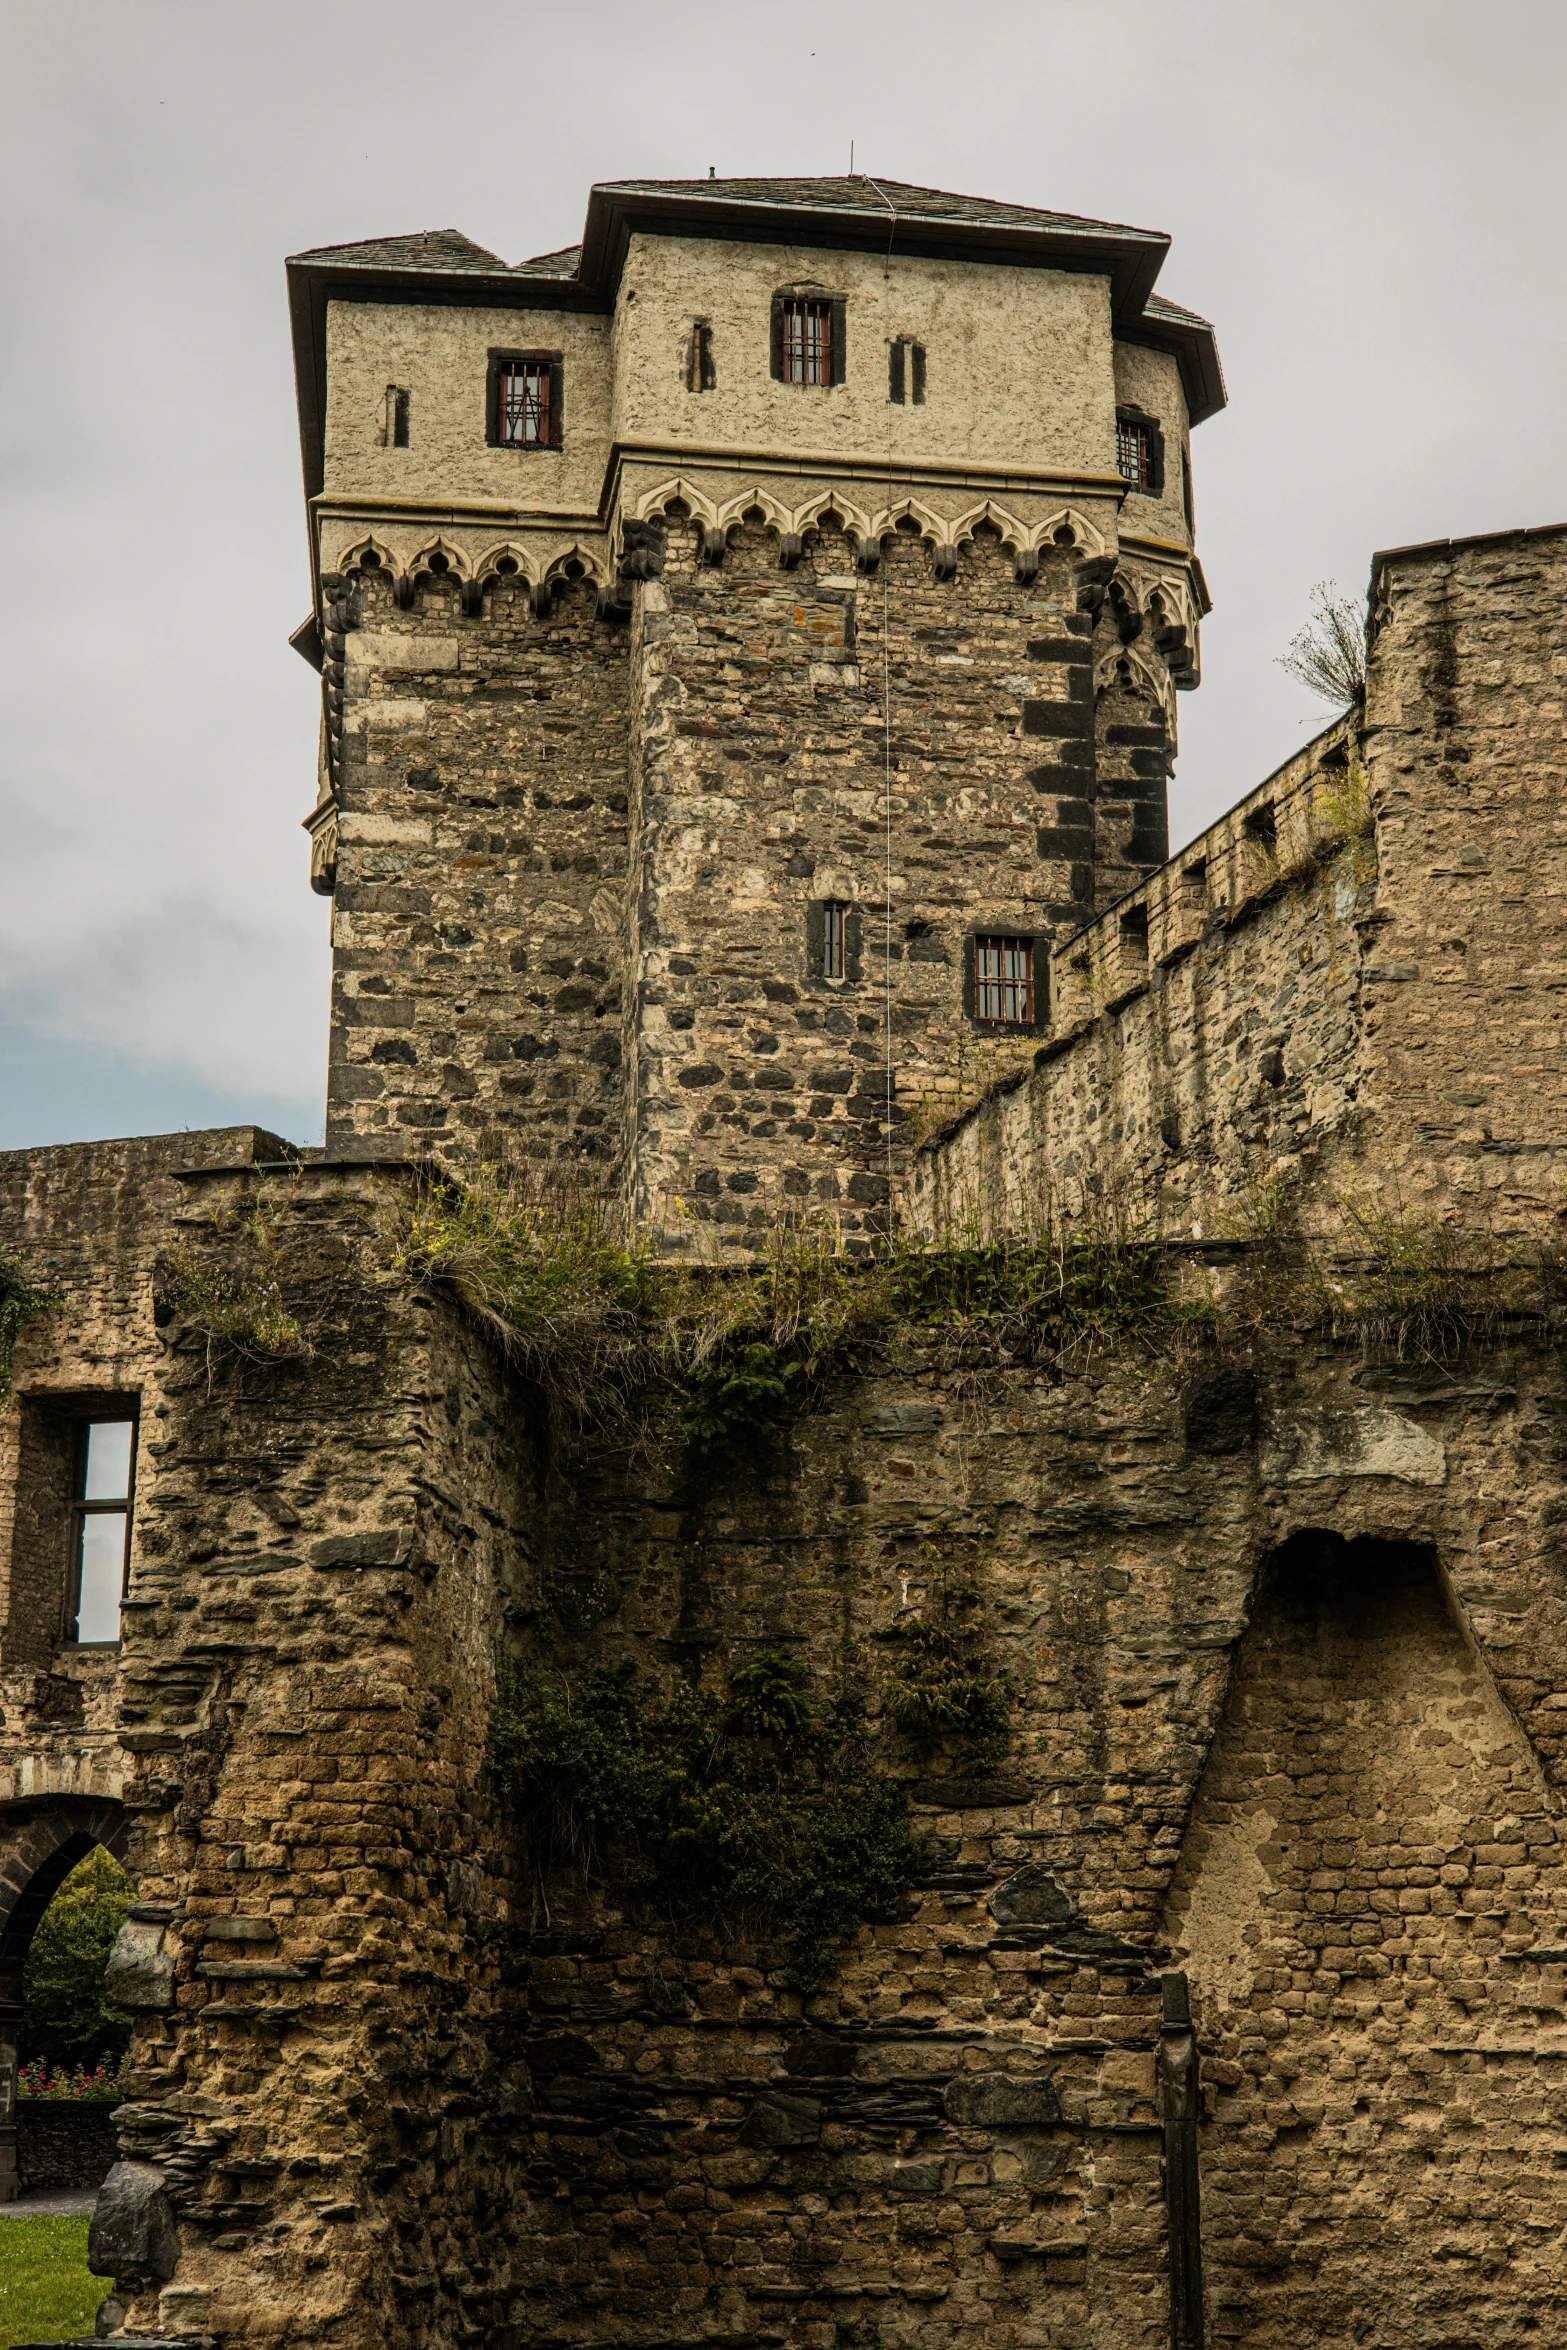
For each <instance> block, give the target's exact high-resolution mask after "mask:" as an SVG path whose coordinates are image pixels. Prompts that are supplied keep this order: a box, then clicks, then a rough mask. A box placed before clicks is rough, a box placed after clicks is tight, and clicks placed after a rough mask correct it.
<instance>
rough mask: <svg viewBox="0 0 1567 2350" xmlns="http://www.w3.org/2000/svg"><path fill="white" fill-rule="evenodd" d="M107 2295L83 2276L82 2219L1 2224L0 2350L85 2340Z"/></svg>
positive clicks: (98, 2280)
mask: <svg viewBox="0 0 1567 2350" xmlns="http://www.w3.org/2000/svg"><path fill="white" fill-rule="evenodd" d="M108 2290H109V2287H108V2285H107V2283H106V2282H105V2280H104V2279H103V2278H102V2277H95V2276H92V2275H90V2274H89V2273H88V2268H87V2221H86V2219H85V2218H82V2219H47V2218H42V2217H40V2218H38V2219H0V2350H11V2345H12V2343H13V2342H47V2341H51V2340H53V2339H54V2338H55V2337H57V2336H59V2335H61V2334H90V2333H91V2332H92V2328H93V2319H94V2318H95V2317H96V2316H97V2314H98V2304H99V2302H100V2301H101V2300H102V2299H103V2298H104V2295H105V2294H106V2293H107V2292H108Z"/></svg>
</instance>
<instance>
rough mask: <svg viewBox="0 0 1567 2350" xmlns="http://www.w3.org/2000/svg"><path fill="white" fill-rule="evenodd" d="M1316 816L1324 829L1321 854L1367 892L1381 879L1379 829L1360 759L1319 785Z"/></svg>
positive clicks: (1319, 849)
mask: <svg viewBox="0 0 1567 2350" xmlns="http://www.w3.org/2000/svg"><path fill="white" fill-rule="evenodd" d="M1312 814H1313V817H1314V818H1315V820H1316V822H1317V824H1318V825H1320V827H1321V828H1322V833H1323V836H1324V837H1323V838H1322V839H1321V841H1320V843H1319V845H1318V850H1317V854H1318V856H1319V858H1321V859H1323V860H1324V861H1327V862H1330V863H1331V864H1332V865H1333V866H1334V867H1335V869H1336V870H1337V871H1338V872H1339V873H1341V874H1342V875H1343V877H1344V879H1345V880H1346V881H1348V882H1349V883H1350V884H1351V886H1352V887H1353V888H1355V889H1364V888H1365V887H1366V885H1367V884H1368V883H1369V882H1373V881H1375V880H1376V877H1377V828H1376V818H1375V816H1374V814H1373V812H1372V807H1371V786H1370V784H1369V782H1368V781H1367V778H1366V770H1365V768H1364V767H1363V766H1362V764H1361V762H1360V761H1359V760H1358V759H1351V760H1350V762H1349V764H1348V765H1347V766H1346V767H1344V768H1343V769H1342V770H1341V771H1340V772H1339V774H1338V775H1337V776H1336V777H1333V778H1330V779H1328V780H1325V781H1322V782H1319V783H1318V784H1317V786H1316V790H1315V793H1314V795H1313V799H1312Z"/></svg>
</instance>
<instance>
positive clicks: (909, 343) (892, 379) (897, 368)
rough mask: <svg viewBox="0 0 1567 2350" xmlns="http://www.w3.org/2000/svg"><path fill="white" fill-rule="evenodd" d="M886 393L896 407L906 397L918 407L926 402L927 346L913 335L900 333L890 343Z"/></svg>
mask: <svg viewBox="0 0 1567 2350" xmlns="http://www.w3.org/2000/svg"><path fill="white" fill-rule="evenodd" d="M887 397H888V399H889V400H890V401H891V403H892V405H893V406H894V407H895V408H901V407H902V406H903V405H904V401H905V399H907V401H908V402H909V404H910V405H911V406H912V407H915V408H923V407H924V405H925V346H924V344H923V343H917V342H915V340H914V338H913V336H912V335H898V336H897V337H896V338H895V339H894V340H893V341H892V342H890V343H889V344H888V345H887Z"/></svg>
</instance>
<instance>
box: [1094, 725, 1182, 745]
mask: <svg viewBox="0 0 1567 2350" xmlns="http://www.w3.org/2000/svg"><path fill="white" fill-rule="evenodd" d="M1105 741H1106V742H1107V743H1126V744H1133V743H1137V744H1142V745H1144V746H1146V747H1157V748H1158V749H1159V750H1161V751H1162V750H1164V749H1165V748H1166V747H1167V745H1168V742H1169V737H1168V736H1167V735H1166V733H1165V731H1164V728H1163V727H1162V726H1107V727H1106V728H1105Z"/></svg>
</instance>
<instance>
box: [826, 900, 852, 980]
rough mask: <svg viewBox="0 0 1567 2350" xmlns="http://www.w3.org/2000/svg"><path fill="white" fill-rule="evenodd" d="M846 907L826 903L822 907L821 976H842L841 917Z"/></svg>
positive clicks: (828, 977)
mask: <svg viewBox="0 0 1567 2350" xmlns="http://www.w3.org/2000/svg"><path fill="white" fill-rule="evenodd" d="M847 911H848V909H847V907H844V906H837V905H827V906H823V908H822V977H823V978H824V979H841V978H842V977H843V918H844V915H845V913H846V912H847Z"/></svg>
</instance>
